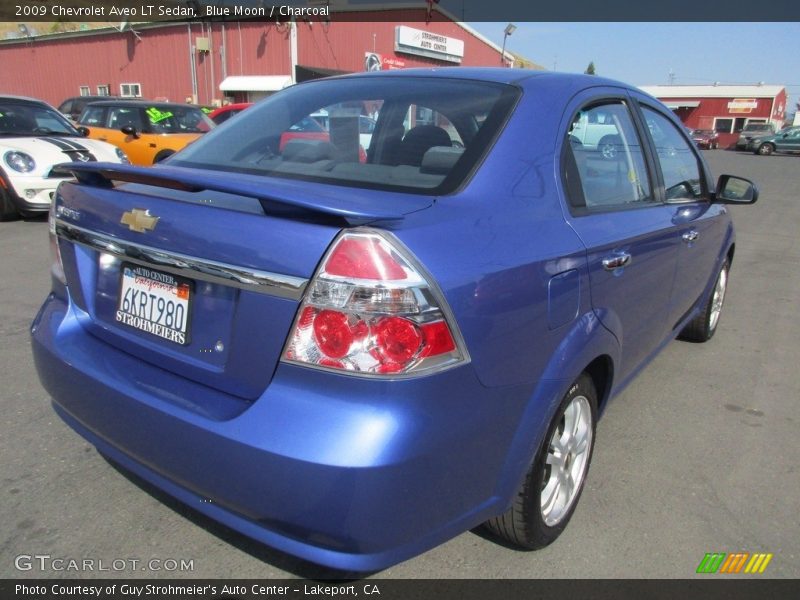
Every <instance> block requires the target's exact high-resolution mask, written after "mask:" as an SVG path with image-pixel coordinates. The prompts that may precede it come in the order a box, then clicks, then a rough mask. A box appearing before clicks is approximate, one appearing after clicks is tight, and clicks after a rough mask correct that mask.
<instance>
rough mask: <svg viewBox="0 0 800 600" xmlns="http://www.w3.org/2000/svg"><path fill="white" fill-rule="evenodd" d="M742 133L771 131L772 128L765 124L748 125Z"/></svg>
mask: <svg viewBox="0 0 800 600" xmlns="http://www.w3.org/2000/svg"><path fill="white" fill-rule="evenodd" d="M744 131H772V127H771V126H770V125H769V124H767V123H750V124H748V125H747V126H746V127H745V128H744Z"/></svg>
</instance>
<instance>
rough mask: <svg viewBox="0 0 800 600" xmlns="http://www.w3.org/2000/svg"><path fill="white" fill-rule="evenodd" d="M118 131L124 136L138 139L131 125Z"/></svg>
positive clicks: (134, 128)
mask: <svg viewBox="0 0 800 600" xmlns="http://www.w3.org/2000/svg"><path fill="white" fill-rule="evenodd" d="M120 131H121V132H122V133H124V134H125V135H132V136H133V137H135V138H138V137H139V134H138V133H136V127H134V126H133V125H125V127H122V128H120Z"/></svg>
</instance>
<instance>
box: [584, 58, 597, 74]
mask: <svg viewBox="0 0 800 600" xmlns="http://www.w3.org/2000/svg"><path fill="white" fill-rule="evenodd" d="M584 73H586V74H587V75H596V73H595V72H594V61H592V62H590V63H589V66H588V67H586V70H585V71H584Z"/></svg>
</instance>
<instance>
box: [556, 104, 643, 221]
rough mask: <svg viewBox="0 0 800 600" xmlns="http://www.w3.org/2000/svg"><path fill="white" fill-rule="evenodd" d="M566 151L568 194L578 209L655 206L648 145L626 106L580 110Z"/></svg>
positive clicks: (605, 105)
mask: <svg viewBox="0 0 800 600" xmlns="http://www.w3.org/2000/svg"><path fill="white" fill-rule="evenodd" d="M565 146H566V148H565V154H566V161H565V169H566V181H567V190H568V192H567V193H568V196H569V202H570V204H571V205H572V206H573V207H574V208H577V209H587V210H603V209H619V208H626V207H634V206H641V205H642V203H648V202H654V197H653V192H652V185H651V182H650V178H649V176H648V174H647V168H646V166H645V160H644V155H643V153H642V145H641V143H640V141H639V136H638V135H637V133H636V129H635V127H634V125H633V121H632V119H631V116H630V112H629V110H628V107H627V105H626V104H625V103H623V102H621V101H615V102H608V103H603V104H596V105H592V106H589V107H587V108H585V109H584V110H581V111H579V112H578V114H577V115H575V118H574V119H573V122H572V125H571V127H570V129H569V131H568V132H567V144H566V145H565Z"/></svg>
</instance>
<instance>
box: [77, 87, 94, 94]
mask: <svg viewBox="0 0 800 600" xmlns="http://www.w3.org/2000/svg"><path fill="white" fill-rule="evenodd" d="M78 89H80V92H81V96H88V95H89V94H90V93H91V91H90V90H89V86H88V85H82V86H80V88H78Z"/></svg>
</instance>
